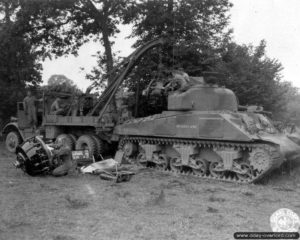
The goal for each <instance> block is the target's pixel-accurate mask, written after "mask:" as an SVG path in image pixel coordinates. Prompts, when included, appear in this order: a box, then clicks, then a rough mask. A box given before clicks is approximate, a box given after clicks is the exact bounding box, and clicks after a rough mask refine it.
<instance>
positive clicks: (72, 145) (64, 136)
mask: <svg viewBox="0 0 300 240" xmlns="http://www.w3.org/2000/svg"><path fill="white" fill-rule="evenodd" d="M58 139H64V141H65V143H66V145H67V146H68V147H69V148H70V149H71V150H74V148H75V141H74V139H73V138H72V137H71V136H70V135H69V134H60V135H58V136H57V138H56V140H55V141H56V142H57V140H58Z"/></svg>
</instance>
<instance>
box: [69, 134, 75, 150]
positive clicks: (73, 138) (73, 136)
mask: <svg viewBox="0 0 300 240" xmlns="http://www.w3.org/2000/svg"><path fill="white" fill-rule="evenodd" d="M68 135H69V136H70V138H72V140H73V143H74V148H73V149H75V145H76V141H77V138H76V136H75V135H74V134H70V133H69V134H68Z"/></svg>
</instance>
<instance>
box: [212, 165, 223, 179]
mask: <svg viewBox="0 0 300 240" xmlns="http://www.w3.org/2000/svg"><path fill="white" fill-rule="evenodd" d="M222 169H223V164H222V163H221V162H211V163H210V164H209V172H210V174H211V175H212V176H214V177H218V178H220V177H223V176H224V174H225V172H224V170H222Z"/></svg>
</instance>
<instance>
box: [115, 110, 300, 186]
mask: <svg viewBox="0 0 300 240" xmlns="http://www.w3.org/2000/svg"><path fill="white" fill-rule="evenodd" d="M115 134H117V135H119V136H121V137H122V138H123V140H122V141H121V144H120V147H121V148H123V149H124V152H125V155H124V156H125V157H124V158H127V160H129V159H131V160H129V161H135V162H137V163H140V164H144V165H149V164H150V165H154V166H156V167H159V168H162V169H164V170H171V171H176V172H188V173H193V174H194V175H197V176H200V177H204V178H206V177H208V178H216V179H219V180H227V181H238V182H245V183H251V182H256V181H258V180H260V179H262V178H263V177H265V176H266V175H267V174H269V173H270V172H271V171H272V170H273V169H275V168H278V167H279V166H280V165H281V164H282V163H283V162H284V161H286V160H287V159H294V158H295V157H296V156H298V155H299V153H300V147H299V145H297V144H296V143H294V142H293V141H292V140H291V139H289V138H288V137H287V136H286V135H285V134H282V133H279V132H278V131H277V130H276V129H275V128H274V126H273V125H272V123H271V122H270V121H269V120H268V119H267V118H266V117H265V116H264V115H261V114H256V113H252V112H250V113H249V112H231V111H165V112H163V113H161V114H157V115H152V116H149V117H146V118H140V119H133V120H130V121H127V122H125V123H124V124H122V125H119V126H117V127H116V128H115ZM128 149H130V150H129V151H128ZM133 149H137V150H136V151H133ZM200 166H201V167H200Z"/></svg>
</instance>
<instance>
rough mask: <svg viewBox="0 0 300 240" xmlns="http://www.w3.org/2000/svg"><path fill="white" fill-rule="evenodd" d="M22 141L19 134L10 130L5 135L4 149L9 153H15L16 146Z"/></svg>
mask: <svg viewBox="0 0 300 240" xmlns="http://www.w3.org/2000/svg"><path fill="white" fill-rule="evenodd" d="M22 142H23V141H22V137H21V135H20V134H19V133H18V132H16V131H11V132H9V133H8V134H7V135H6V139H5V146H6V149H7V150H8V151H9V152H11V153H15V152H16V148H17V146H18V145H20V144H21V143H22Z"/></svg>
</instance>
